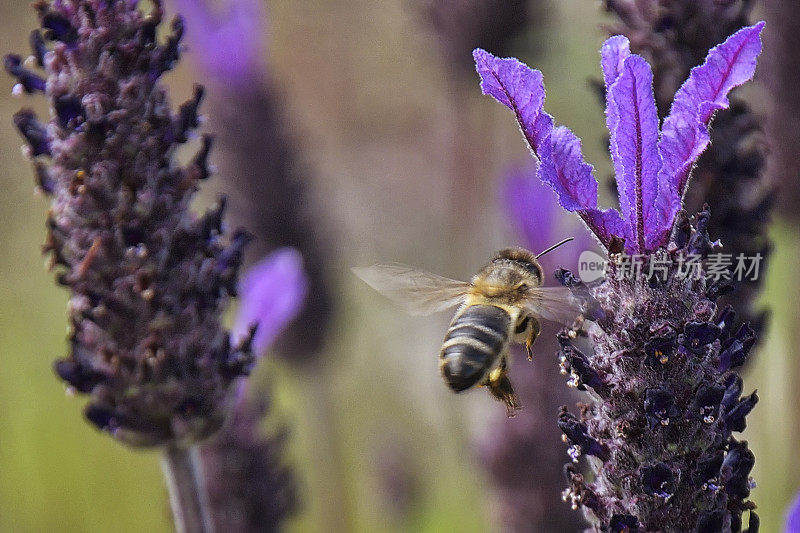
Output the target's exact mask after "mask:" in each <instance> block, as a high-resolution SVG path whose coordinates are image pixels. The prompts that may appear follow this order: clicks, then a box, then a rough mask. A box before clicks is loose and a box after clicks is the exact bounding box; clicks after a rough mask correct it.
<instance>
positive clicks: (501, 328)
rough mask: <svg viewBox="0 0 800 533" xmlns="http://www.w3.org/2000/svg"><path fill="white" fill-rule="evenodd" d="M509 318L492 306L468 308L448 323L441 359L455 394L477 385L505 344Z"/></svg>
mask: <svg viewBox="0 0 800 533" xmlns="http://www.w3.org/2000/svg"><path fill="white" fill-rule="evenodd" d="M510 323H511V316H510V315H509V314H508V313H507V312H506V311H505V310H504V309H501V308H499V307H496V306H494V305H470V306H467V307H465V308H464V309H462V310H461V312H460V313H458V314H457V315H456V316H455V317H454V318H453V321H452V322H451V323H450V328H449V329H448V330H447V335H445V338H444V343H443V344H442V353H441V355H440V357H441V359H442V361H441V368H442V376H444V379H445V381H447V384H448V385H449V386H450V388H451V389H453V390H454V391H456V392H460V391H463V390H465V389H468V388H470V387H472V386H473V385H475V384H476V383H478V382H479V381H480V379H481V378H482V377H483V376H484V375H485V374H486V372H487V371H488V370H489V369H490V368H491V367H492V365H493V364H494V362H495V360H496V359H497V356H498V355H499V354H500V352H501V351H502V349H503V347H504V346H505V344H506V342H507V341H508V330H509V325H510Z"/></svg>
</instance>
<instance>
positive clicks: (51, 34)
mask: <svg viewBox="0 0 800 533" xmlns="http://www.w3.org/2000/svg"><path fill="white" fill-rule="evenodd" d="M34 7H35V9H36V11H37V12H38V15H39V20H40V22H41V25H42V29H43V32H42V34H41V35H40V34H38V33H37V34H36V35H37V38H33V39H32V40H31V42H32V45H33V48H34V54H35V56H36V57H37V58H40V59H41V64H42V65H43V66H44V70H45V74H46V91H45V93H46V96H47V98H48V101H49V104H50V109H51V117H52V118H51V120H50V122H49V123H48V124H47V125H46V127H42V126H41V125H39V124H38V122H36V120H35V118H34V117H33V114H32V112H30V111H22V112H20V113H19V114H18V115H17V117H16V119H15V122H16V123H17V125H18V126H19V128H20V130H21V131H22V133H23V136H24V137H25V139H26V141H27V142H28V143H29V144H30V146H31V150H30V152H29V153H30V154H31V156H32V157H34V158H35V166H36V171H37V175H38V180H39V183H40V187H41V188H42V190H43V191H44V192H46V193H48V194H50V195H51V197H52V207H51V209H50V211H49V213H48V219H47V227H48V236H47V242H46V244H45V252H46V253H48V254H49V255H50V257H51V263H52V266H53V267H54V268H56V269H58V274H57V280H58V283H59V284H60V285H64V286H66V287H68V288H69V290H70V301H69V306H68V308H69V320H70V325H71V333H70V337H69V342H70V347H71V353H70V354H69V356H68V357H66V358H64V359H60V360H59V361H57V362H56V364H55V370H56V372H57V374H58V375H59V376H60V377H61V378H62V379H63V380H65V381H66V382H67V383H68V384H69V386H70V387H71V388H72V389H74V390H76V391H78V392H81V393H84V394H87V395H89V397H90V400H89V403H88V405H87V406H86V409H85V415H86V417H87V419H88V420H89V421H90V422H91V423H92V424H94V425H95V426H97V427H98V428H99V429H101V430H103V431H107V432H108V433H109V434H110V435H112V436H113V437H114V438H116V439H118V440H120V441H122V442H124V443H127V444H130V445H136V446H155V445H167V446H168V447H169V448H170V449H171V450H177V449H178V448H186V447H188V446H189V445H191V444H193V443H196V442H198V441H199V440H202V439H204V438H205V437H208V436H209V435H211V434H213V433H214V432H215V431H216V430H217V429H218V428H219V427H220V425H221V424H222V422H223V419H224V416H225V412H226V408H225V398H226V396H227V393H228V390H229V388H230V385H231V384H232V383H233V382H234V381H235V380H236V378H237V377H239V376H242V375H245V374H246V373H247V372H248V370H249V368H250V367H251V366H252V360H253V357H252V355H251V353H250V352H249V342H248V341H249V339H247V338H245V339H242V340H241V342H239V343H236V344H232V343H231V342H230V338H229V335H228V333H227V332H226V331H225V330H224V329H223V327H222V325H221V313H222V311H223V310H224V308H225V306H226V304H227V302H228V299H229V297H230V296H232V295H235V292H236V283H237V276H238V269H239V265H240V263H241V261H242V253H243V249H244V247H245V245H246V244H247V242H248V241H249V235H248V234H247V233H246V232H244V231H242V230H237V231H236V232H234V233H233V235H228V234H226V232H225V231H224V230H223V225H222V218H223V211H224V205H225V204H224V202H221V203H220V204H219V206H218V207H216V208H212V209H210V210H209V211H208V212H207V213H206V214H204V215H202V216H198V215H197V214H195V213H194V212H192V211H191V210H190V208H189V206H190V204H191V203H192V200H193V199H194V196H195V192H196V191H197V189H198V188H199V185H200V181H201V180H203V179H205V178H206V177H207V176H208V175H209V169H208V167H207V155H208V150H209V148H210V141H211V139H210V137H204V138H203V140H202V143H200V144H201V146H200V147H199V152H200V154H199V155H198V156H197V157H195V158H194V159H193V160H192V161H191V162H190V163H189V164H188V166H186V167H184V168H181V167H178V166H176V164H175V162H174V160H173V154H174V152H175V150H176V149H177V148H178V146H179V145H180V144H181V143H184V142H186V141H187V140H188V139H189V138H190V132H191V130H193V129H194V128H196V127H197V125H198V106H199V104H200V101H201V99H202V96H203V90H202V87H199V86H198V87H196V88H195V92H194V95H193V97H192V98H191V99H189V101H188V102H186V103H185V104H183V105H182V106H181V107H180V109H179V110H177V111H173V110H172V109H171V107H170V103H169V99H168V96H167V92H166V89H165V88H164V87H163V85H162V84H161V82H160V78H161V76H162V74H164V73H165V72H166V71H168V70H170V69H171V68H172V67H173V66H174V65H175V63H176V61H177V60H178V58H179V55H180V50H181V48H180V46H181V45H180V41H181V38H182V36H183V22H182V20H181V19H180V18H179V17H176V18H175V19H174V20H173V21H172V23H171V26H170V27H171V33H169V34H168V35H166V37H165V39H164V40H163V41H159V39H158V38H157V35H159V32H158V31H157V30H158V28H159V26H160V24H161V22H162V17H163V11H162V7H161V3H160V2H159V1H156V2H154V7H153V9H152V11H151V12H150V13H149V14H144V13H143V12H142V11H141V10H140V9H139V7H138V5H137V2H135V1H126V2H107V1H104V0H72V1H66V0H65V1H56V2H53V3H50V2H47V1H44V0H39V1H37V2H34ZM43 39H44V40H43ZM45 40H46V41H45ZM6 64H7V67H8V66H9V65H11V66H12V67H14V65H15V64H16V62H15V61H11V62H10V63H9V61H7V62H6ZM9 70H10V72H11V73H12V74H13V75H15V76H17V77H18V78H21V77H25V78H26V79H34V80H35V78H33V77H32V75H31V74H30V73H29V72H27V71H23V70H20V69H18V68H16V67H14V68H11V69H9ZM23 82H24V81H23ZM34 85H35V84H34Z"/></svg>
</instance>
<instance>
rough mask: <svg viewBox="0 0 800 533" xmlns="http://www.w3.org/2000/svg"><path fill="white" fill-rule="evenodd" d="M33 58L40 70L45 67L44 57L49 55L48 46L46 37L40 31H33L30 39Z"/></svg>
mask: <svg viewBox="0 0 800 533" xmlns="http://www.w3.org/2000/svg"><path fill="white" fill-rule="evenodd" d="M29 44H30V45H31V51H32V52H33V57H34V58H35V59H36V64H37V65H38V66H39V68H43V67H44V56H45V54H46V53H47V45H46V44H45V43H44V37H42V32H40V31H39V30H33V31H32V32H31V36H30V39H29Z"/></svg>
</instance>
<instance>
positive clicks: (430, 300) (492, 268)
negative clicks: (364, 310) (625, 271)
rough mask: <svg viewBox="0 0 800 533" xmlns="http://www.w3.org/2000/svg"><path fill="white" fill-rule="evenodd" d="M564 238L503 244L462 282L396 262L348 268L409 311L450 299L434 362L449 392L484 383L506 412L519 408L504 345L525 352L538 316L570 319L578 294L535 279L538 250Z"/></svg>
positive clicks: (438, 306)
mask: <svg viewBox="0 0 800 533" xmlns="http://www.w3.org/2000/svg"><path fill="white" fill-rule="evenodd" d="M571 240H572V239H571V238H570V239H565V240H563V241H561V242H559V243H558V244H555V245H553V246H551V247H550V248H548V249H546V250H544V251H543V252H541V253H539V254H538V255H534V254H533V253H532V252H530V251H528V250H525V249H523V248H506V249H504V250H501V251H500V252H498V253H497V255H495V257H494V258H493V259H492V260H491V261H490V262H489V264H487V265H486V266H485V267H483V268H482V269H481V270H480V271H479V272H478V273H477V274H475V276H473V278H472V280H471V281H470V282H464V281H457V280H454V279H449V278H445V277H442V276H438V275H436V274H431V273H429V272H425V271H423V270H419V269H416V268H413V267H409V266H406V265H401V264H389V265H374V266H371V267H366V268H354V269H353V272H354V273H355V274H356V275H357V276H358V277H360V278H361V279H362V280H364V281H365V282H366V283H367V284H368V285H370V286H371V287H372V288H374V289H375V290H377V291H378V292H380V293H381V294H383V295H384V296H386V297H388V298H390V299H392V300H394V301H395V302H397V303H400V304H401V305H403V306H404V307H405V308H406V310H407V311H408V312H409V313H410V314H412V315H428V314H431V313H436V312H439V311H444V310H446V309H448V308H451V307H455V306H458V309H457V310H456V313H455V316H454V317H453V320H452V321H451V322H450V326H449V327H448V329H447V333H446V334H445V337H444V342H443V344H442V349H441V352H440V353H439V369H440V371H441V374H442V377H443V378H444V380H445V382H446V383H447V385H448V386H449V387H450V388H451V389H452V390H453V391H455V392H462V391H465V390H467V389H469V388H471V387H473V386H475V385H478V386H485V387H486V388H487V389H488V390H489V392H490V393H491V394H492V396H494V397H495V398H496V399H498V400H500V401H502V402H504V403H505V405H506V411H507V414H508V416H509V417H511V416H514V414H515V413H516V411H518V410H519V409H520V403H519V398H518V397H517V394H516V393H515V392H514V388H513V386H512V385H511V381H510V380H509V378H508V357H509V355H508V348H509V345H510V344H511V343H512V342H518V343H524V344H525V348H526V349H527V352H528V359H529V360H531V359H532V358H533V353H532V351H531V346H532V345H533V342H534V341H535V340H536V337H537V336H538V335H539V332H540V324H539V319H541V318H543V319H546V320H551V321H555V322H559V323H562V324H566V325H572V324H573V323H574V322H575V320H576V319H577V318H578V316H579V315H580V314H581V313H582V305H581V302H580V301H579V300H578V299H577V298H576V297H575V296H573V295H572V293H571V292H570V290H569V289H567V288H566V287H542V279H543V272H542V267H541V265H540V264H539V261H538V258H539V257H541V256H542V255H544V254H546V253H547V252H550V251H551V250H554V249H555V248H557V247H559V246H561V245H562V244H564V243H566V242H569V241H571Z"/></svg>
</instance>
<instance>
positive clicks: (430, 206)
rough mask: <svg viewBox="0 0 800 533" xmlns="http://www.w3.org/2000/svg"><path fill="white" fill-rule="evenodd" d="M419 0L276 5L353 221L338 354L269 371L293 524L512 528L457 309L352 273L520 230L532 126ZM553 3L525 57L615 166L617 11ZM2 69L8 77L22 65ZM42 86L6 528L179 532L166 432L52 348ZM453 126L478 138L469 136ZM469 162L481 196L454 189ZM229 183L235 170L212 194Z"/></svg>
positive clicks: (553, 107) (778, 255)
mask: <svg viewBox="0 0 800 533" xmlns="http://www.w3.org/2000/svg"><path fill="white" fill-rule="evenodd" d="M410 4H411V2H409V1H406V0H386V1H382V2H370V1H366V0H360V1H359V0H350V1H333V0H330V1H315V2H270V4H269V17H270V32H271V35H270V46H269V49H268V50H267V51H265V54H266V62H267V64H268V66H269V72H270V76H271V78H272V81H273V83H274V85H275V86H276V87H277V88H278V89H279V90H280V93H281V94H280V96H281V98H282V99H283V101H284V102H285V104H286V109H285V111H286V115H287V116H289V117H291V127H292V131H293V134H294V137H295V139H296V140H297V142H298V146H299V149H300V150H301V151H302V157H303V163H304V164H305V165H306V168H308V169H309V173H308V174H309V176H308V179H309V183H310V186H311V193H312V194H313V195H314V197H315V198H316V199H317V200H318V201H319V202H320V204H321V205H323V206H324V209H325V213H324V215H325V218H326V219H327V220H328V221H329V223H330V225H331V228H330V229H331V230H332V231H333V232H335V234H336V235H337V238H338V241H337V243H338V244H337V254H338V255H337V257H336V258H332V260H333V261H335V263H334V264H333V269H334V270H335V272H336V273H337V282H338V284H337V286H336V287H334V293H335V296H336V298H337V300H338V301H339V303H340V306H341V309H340V313H339V314H338V316H337V317H336V318H335V322H334V326H333V328H332V329H333V330H332V333H331V335H330V339H329V340H328V342H327V343H326V346H327V349H326V351H325V353H324V354H323V356H322V358H321V359H320V360H319V362H318V363H315V364H314V365H313V366H311V367H306V368H305V369H304V370H303V371H302V373H300V372H298V371H297V368H296V367H294V366H290V365H287V364H286V363H282V362H280V361H277V360H272V359H270V360H267V361H264V363H263V364H262V366H261V367H260V368H259V369H258V371H257V373H256V379H259V380H263V381H269V382H270V383H271V385H272V388H273V391H274V393H275V395H276V398H277V406H276V408H275V411H276V412H277V416H276V417H275V419H277V420H278V421H281V422H284V423H287V424H288V425H289V426H290V427H291V428H292V439H291V441H290V449H289V451H288V458H287V460H288V462H289V463H290V464H292V465H293V466H294V467H295V468H296V470H297V472H298V475H299V478H300V486H301V491H302V496H301V497H302V502H303V507H302V510H301V512H300V513H299V515H298V516H297V517H296V518H295V519H293V520H292V522H291V523H290V527H289V530H290V531H336V530H338V531H387V532H388V531H431V532H432V531H476V532H477V531H493V530H497V529H498V526H497V525H496V524H497V523H498V522H497V520H496V519H495V517H494V514H493V513H494V512H495V510H494V509H493V507H492V504H491V500H490V499H488V498H486V497H484V495H485V494H487V492H488V481H487V479H486V476H485V473H484V472H482V470H481V469H480V465H477V464H476V459H475V458H474V457H475V455H474V442H475V440H476V439H477V438H479V437H480V435H481V432H482V430H483V429H484V427H485V426H486V423H487V421H488V420H490V419H492V418H496V417H497V416H498V415H501V414H502V413H498V412H497V411H500V410H501V409H500V408H499V407H498V406H497V405H496V404H494V403H493V402H489V401H486V398H485V396H484V394H483V393H476V394H470V395H465V396H459V397H455V396H453V395H451V394H450V393H449V392H448V391H447V390H446V388H445V387H444V386H443V385H442V384H441V382H440V378H439V376H438V372H437V361H436V353H437V351H438V345H439V343H440V341H441V336H442V332H443V331H444V328H445V326H446V321H447V318H448V317H444V316H437V317H434V318H432V319H412V318H408V317H405V316H404V315H403V314H402V313H401V312H400V311H399V310H398V309H396V308H394V307H392V306H391V305H390V304H389V303H387V302H386V301H384V300H383V299H381V298H380V297H379V296H377V295H375V294H373V293H371V292H370V291H369V290H368V289H367V288H366V286H364V285H362V284H360V282H359V281H358V280H357V279H355V278H354V277H352V276H351V275H350V273H349V267H350V266H354V265H362V264H371V263H373V262H377V261H391V260H396V261H402V262H406V263H410V264H416V265H420V266H424V267H425V268H427V269H430V270H433V271H437V272H442V273H444V274H447V275H449V276H452V277H462V278H466V277H468V276H469V275H470V274H471V273H472V272H473V271H474V270H475V269H476V268H477V267H478V266H480V265H481V263H482V262H483V261H485V259H486V258H487V257H488V256H489V254H491V253H492V252H493V251H494V250H495V249H498V248H500V247H502V246H505V245H509V244H520V243H521V241H520V239H519V237H518V236H516V235H515V234H514V233H513V232H512V230H511V225H510V221H509V220H508V217H507V213H506V211H505V210H504V208H503V206H502V205H501V203H500V200H499V195H498V192H497V191H498V185H499V177H500V175H501V171H502V169H503V168H504V167H505V166H506V165H507V164H508V163H510V162H513V161H515V160H519V159H522V158H524V157H526V151H525V148H524V145H523V143H522V141H521V140H520V138H519V133H518V131H517V130H516V126H515V125H514V123H513V120H511V117H510V116H509V115H508V114H507V113H506V112H505V110H504V109H502V107H501V106H498V105H496V104H494V103H493V102H491V101H490V100H489V99H488V98H485V97H481V96H480V91H479V89H478V83H477V79H469V80H466V81H464V82H463V83H462V82H460V81H453V79H452V78H449V77H448V76H446V75H445V73H444V71H445V65H443V61H444V60H443V59H442V55H441V54H440V53H439V52H438V50H437V48H436V43H435V39H434V36H433V34H432V31H431V30H430V28H429V27H428V26H427V25H426V24H425V22H424V21H423V20H422V17H421V15H420V13H419V11H416V10H414V9H412V8H411V7H410ZM548 11H549V12H548V14H547V22H546V24H545V25H536V26H535V28H536V30H535V31H536V34H535V35H532V34H527V35H523V36H522V37H521V39H522V40H523V41H524V42H525V43H527V46H526V47H523V48H525V49H528V50H530V54H529V55H528V56H527V57H526V56H525V55H523V56H522V57H521V59H522V60H524V61H527V62H529V63H530V64H534V65H535V66H536V67H537V68H539V69H541V70H542V71H543V73H544V77H545V80H546V83H547V87H548V96H547V107H548V110H549V112H550V113H551V114H553V115H554V116H555V117H557V119H558V120H559V122H561V123H564V124H566V125H568V126H569V127H570V128H572V129H573V131H575V132H576V133H577V134H578V136H579V137H581V138H583V139H584V150H585V154H586V157H587V159H588V160H589V161H592V162H593V163H594V164H595V166H596V168H597V169H598V174H597V175H598V176H604V175H608V174H609V173H610V165H609V162H608V161H607V155H606V154H605V153H604V150H603V135H604V120H603V113H602V109H601V107H600V105H599V104H598V103H597V99H596V97H595V96H594V94H593V92H592V90H591V89H590V88H589V86H588V84H587V79H588V78H589V77H597V76H599V66H598V54H597V50H598V49H599V46H600V43H601V42H602V40H603V37H604V35H603V32H602V31H601V29H600V27H599V25H600V24H601V23H602V22H603V19H602V16H601V15H600V10H599V8H598V5H597V4H596V3H594V2H590V1H586V0H561V1H558V2H551V4H550V7H549V10H548ZM0 21H2V22H0V30H2V31H0V35H2V41H0V42H2V47H0V48H2V50H4V51H24V50H25V48H26V42H27V36H28V32H29V30H30V29H31V28H33V27H34V25H35V23H36V21H35V17H34V15H33V12H32V10H31V9H29V8H28V2H22V1H14V2H11V1H5V2H2V3H0ZM531 43H533V45H531ZM536 43H539V44H538V45H536ZM541 43H548V45H547V46H546V47H543V45H541ZM186 57H187V61H184V62H183V64H182V66H181V67H180V68H178V69H177V70H176V71H175V72H173V73H172V74H170V75H168V76H167V82H168V84H169V85H170V86H171V87H172V88H173V95H172V97H173V101H176V102H177V101H182V100H183V99H185V98H186V97H188V95H189V93H190V87H191V83H192V81H193V80H194V79H195V78H196V77H197V76H196V74H195V73H194V71H193V68H192V60H191V53H189V54H187V56H186ZM3 79H4V84H3V87H4V88H5V91H6V92H5V94H6V95H9V93H10V89H11V86H12V84H13V82H12V80H11V79H10V78H8V77H5V78H3ZM21 105H26V106H33V107H35V108H37V109H38V110H39V111H40V116H46V110H45V109H44V108H43V107H42V105H43V102H42V101H41V99H25V100H24V101H23V100H21V99H17V98H12V97H10V96H6V97H4V98H1V99H0V117H2V120H0V151H1V153H2V161H3V166H4V172H3V174H2V178H0V179H2V191H3V193H2V194H0V228H2V229H1V230H0V250H2V254H0V531H3V532H5V531H14V532H17V531H19V532H27V531H31V532H35V531H65V532H71V531H87V532H93V531H98V532H100V531H112V530H113V531H120V532H124V531H152V532H157V531H170V530H171V523H170V516H169V509H168V504H167V500H166V489H165V487H164V483H163V480H162V476H161V472H160V468H159V456H158V453H156V452H152V451H151V452H148V451H130V450H128V449H126V448H124V447H122V446H120V445H118V444H117V443H115V442H113V441H112V440H111V439H110V438H108V437H107V436H105V435H101V434H99V433H98V432H97V431H96V430H95V429H94V428H92V427H90V426H89V425H88V424H86V423H85V422H84V421H83V419H82V415H81V407H82V404H83V403H84V401H83V400H82V399H81V398H79V397H71V396H69V395H68V394H65V387H64V386H63V384H61V383H60V382H59V380H58V379H57V378H56V377H55V376H54V374H53V371H52V369H51V364H52V361H53V360H54V359H55V358H57V357H60V356H62V355H64V354H65V352H66V349H67V347H66V341H65V328H66V319H65V312H64V309H65V303H66V294H65V293H64V291H63V290H61V289H60V288H56V286H55V285H54V283H53V279H52V274H50V273H48V272H47V271H46V268H45V267H44V266H43V264H44V261H43V258H42V257H41V254H40V249H41V244H42V242H43V240H44V234H45V228H44V219H45V211H46V209H47V202H46V200H45V199H43V198H42V197H37V196H35V195H34V194H33V178H32V171H31V168H30V165H29V163H27V162H26V161H25V160H24V159H23V157H22V156H21V155H20V151H19V147H20V145H21V140H20V138H19V137H18V135H17V133H16V132H15V131H14V130H13V129H12V126H11V115H12V114H13V112H14V111H16V110H17V109H18V108H19V107H20V106H21ZM207 111H208V109H207ZM762 111H763V110H762ZM209 112H210V113H213V110H211V111H209ZM454 139H459V140H460V142H461V143H462V144H461V146H464V145H466V146H468V147H469V150H468V151H467V152H465V153H459V152H458V150H454V149H453V143H454ZM212 160H213V156H212ZM465 168H466V169H468V171H467V172H468V173H471V175H463V173H464V169H465ZM463 183H467V184H469V186H470V187H471V190H472V194H473V195H474V196H473V197H471V198H468V199H467V200H464V199H461V201H454V198H456V197H458V195H459V187H460V186H461V184H463ZM223 190H225V177H224V176H218V177H217V178H215V179H214V180H212V183H210V184H209V186H208V189H207V190H204V191H203V199H202V202H209V201H211V200H212V199H213V198H214V195H215V194H217V193H218V192H220V191H223ZM773 237H774V240H775V252H774V256H773V258H772V261H771V265H770V268H769V272H768V278H767V283H766V290H765V291H764V294H763V296H762V299H763V302H764V303H765V305H768V306H769V307H770V308H771V309H772V312H773V315H772V325H771V328H770V330H769V333H768V335H767V338H766V339H765V341H764V342H763V344H762V346H761V348H760V350H759V352H758V355H757V360H756V361H755V363H754V364H753V365H751V366H750V368H749V371H748V373H747V375H746V376H745V384H746V385H745V386H746V389H747V390H751V389H753V388H757V389H758V390H759V396H760V398H761V401H760V403H759V404H758V406H757V408H756V411H755V412H754V414H753V415H751V416H750V417H749V418H748V429H747V432H746V434H745V438H746V439H747V440H748V441H749V442H750V444H751V447H752V449H753V450H754V452H755V454H756V467H755V471H754V474H753V476H754V478H755V479H756V481H757V483H758V487H757V488H756V489H755V491H754V492H753V499H754V500H755V501H756V502H757V503H758V505H759V509H760V512H759V514H760V516H761V519H762V531H764V532H766V533H771V532H776V531H780V528H781V523H782V515H783V510H784V507H785V505H786V503H787V502H788V500H789V499H790V498H791V496H792V495H793V494H794V492H795V491H796V490H797V489H798V488H799V487H800V460H798V454H797V453H796V449H797V443H798V442H800V441H799V440H798V433H799V432H798V408H800V392H798V387H797V386H796V383H797V381H796V380H797V377H798V369H797V366H798V365H797V360H796V347H797V346H798V340H800V339H798V336H799V335H798V332H797V326H798V314H797V311H798V304H797V302H798V301H800V282H798V279H797V275H796V268H797V267H796V263H797V260H798V258H800V254H799V252H800V235H798V231H797V227H796V226H795V225H793V224H791V223H789V222H782V221H780V220H778V221H777V222H776V223H775V224H774V226H773ZM551 363H552V364H556V362H555V361H552V362H551ZM274 421H275V420H272V421H271V422H272V423H274ZM553 427H555V425H553ZM550 430H552V428H550ZM564 458H565V460H566V454H565V455H564ZM397 472H402V476H400V478H398V476H397ZM563 512H565V513H567V512H570V511H569V508H568V506H567V505H566V504H565V505H564V509H563Z"/></svg>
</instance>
